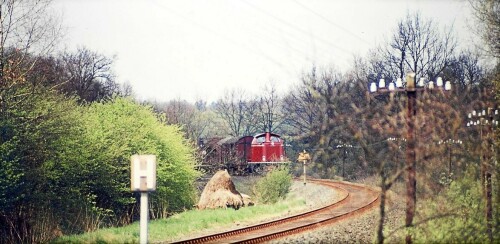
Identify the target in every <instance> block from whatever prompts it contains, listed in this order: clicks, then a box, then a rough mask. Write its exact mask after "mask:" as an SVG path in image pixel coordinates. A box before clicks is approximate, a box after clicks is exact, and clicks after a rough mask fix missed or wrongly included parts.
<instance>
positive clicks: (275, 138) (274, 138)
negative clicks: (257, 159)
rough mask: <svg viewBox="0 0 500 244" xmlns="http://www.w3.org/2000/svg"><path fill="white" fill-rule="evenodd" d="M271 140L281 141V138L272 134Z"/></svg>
mask: <svg viewBox="0 0 500 244" xmlns="http://www.w3.org/2000/svg"><path fill="white" fill-rule="evenodd" d="M271 141H272V142H280V138H279V137H277V136H271Z"/></svg>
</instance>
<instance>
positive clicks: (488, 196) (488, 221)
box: [484, 108, 493, 243]
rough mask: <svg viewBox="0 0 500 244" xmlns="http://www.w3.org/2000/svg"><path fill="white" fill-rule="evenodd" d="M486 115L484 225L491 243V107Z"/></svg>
mask: <svg viewBox="0 0 500 244" xmlns="http://www.w3.org/2000/svg"><path fill="white" fill-rule="evenodd" d="M488 116H489V118H487V119H489V120H490V122H491V123H487V124H486V126H487V128H486V131H487V132H486V133H487V134H486V142H487V144H486V152H485V154H486V160H487V161H486V162H484V163H485V183H486V187H485V188H486V227H487V233H488V238H489V239H490V242H491V243H493V205H492V202H491V201H492V199H491V198H492V192H491V191H492V185H491V168H490V167H489V164H493V162H492V161H491V160H492V158H493V157H492V151H493V150H490V145H491V147H492V146H493V139H492V132H493V131H492V129H493V128H492V125H493V109H490V108H488Z"/></svg>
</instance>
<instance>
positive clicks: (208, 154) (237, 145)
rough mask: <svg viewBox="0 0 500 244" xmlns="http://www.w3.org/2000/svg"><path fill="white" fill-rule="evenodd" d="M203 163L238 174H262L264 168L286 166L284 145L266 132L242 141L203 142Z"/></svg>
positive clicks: (217, 139)
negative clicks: (257, 172)
mask: <svg viewBox="0 0 500 244" xmlns="http://www.w3.org/2000/svg"><path fill="white" fill-rule="evenodd" d="M200 146H201V147H202V148H203V151H202V154H203V155H204V163H205V164H206V166H208V167H215V169H214V170H217V169H219V168H226V169H228V170H230V172H233V173H235V174H243V173H252V172H255V171H260V170H262V168H263V164H276V163H285V162H286V161H287V159H286V154H285V142H284V140H283V139H282V138H281V137H280V136H279V135H277V134H274V133H270V132H266V133H260V134H257V135H255V136H244V137H241V138H236V137H226V138H211V139H209V140H206V141H201V142H200Z"/></svg>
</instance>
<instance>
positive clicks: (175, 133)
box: [82, 98, 198, 222]
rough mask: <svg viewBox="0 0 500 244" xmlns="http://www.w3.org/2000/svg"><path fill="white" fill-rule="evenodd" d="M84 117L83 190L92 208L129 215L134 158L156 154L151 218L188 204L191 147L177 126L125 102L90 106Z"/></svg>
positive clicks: (193, 174)
mask: <svg viewBox="0 0 500 244" xmlns="http://www.w3.org/2000/svg"><path fill="white" fill-rule="evenodd" d="M83 115H86V116H87V120H86V121H85V124H84V127H85V133H84V138H86V140H87V141H86V143H87V145H86V146H87V149H88V151H89V152H90V154H91V155H89V158H88V160H87V161H86V162H83V163H84V164H85V167H83V169H82V170H85V172H86V173H85V174H84V175H88V176H91V177H88V186H89V188H90V189H92V190H91V191H90V194H91V195H95V196H96V200H97V206H99V207H101V208H104V209H110V210H112V211H113V212H114V214H115V215H116V216H117V217H123V215H125V214H131V213H133V211H132V208H133V207H137V206H135V205H134V204H133V203H134V202H135V199H134V198H133V195H132V194H131V193H130V156H131V155H133V154H154V155H156V156H157V191H156V192H155V193H154V194H152V208H151V209H152V210H151V211H152V213H153V217H165V216H167V214H169V213H170V212H172V211H179V210H182V209H184V208H189V207H191V206H192V205H193V203H194V200H195V199H194V198H195V188H194V185H193V184H194V180H195V179H196V177H197V176H198V172H197V171H195V169H194V167H195V165H196V161H195V159H194V156H193V155H194V154H193V153H194V151H193V148H192V147H190V146H188V145H189V144H188V142H187V141H186V139H184V137H183V134H182V132H181V131H180V128H179V127H177V126H173V125H168V126H167V125H165V123H164V120H165V117H163V116H156V115H155V114H154V113H153V111H152V108H150V107H144V106H141V105H139V104H136V103H134V102H133V101H131V100H129V99H124V98H117V99H115V100H114V101H113V102H108V103H96V104H92V105H91V106H89V107H88V108H86V109H85V110H84V113H83ZM109 176H112V177H109ZM125 220H126V221H125V222H127V221H129V220H130V218H125Z"/></svg>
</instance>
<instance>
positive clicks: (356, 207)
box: [175, 180, 379, 243]
mask: <svg viewBox="0 0 500 244" xmlns="http://www.w3.org/2000/svg"><path fill="white" fill-rule="evenodd" d="M311 182H314V183H316V184H321V185H324V186H327V187H331V188H336V189H337V190H340V191H344V192H345V197H344V198H343V199H342V200H340V201H338V202H336V203H333V204H331V205H328V206H325V207H322V208H319V209H315V210H312V211H308V212H305V213H302V214H298V215H294V216H291V217H287V218H283V219H278V220H274V221H269V222H266V223H262V224H258V225H253V226H249V227H245V228H240V229H235V230H231V231H226V232H221V233H217V234H212V235H208V236H202V237H198V238H193V239H188V240H182V241H179V242H175V243H221V242H223V243H258V242H264V241H269V240H272V239H276V238H281V237H284V236H288V235H292V234H296V233H299V232H303V231H307V230H311V229H314V228H318V227H320V226H323V225H325V224H331V223H334V222H337V221H340V220H342V219H345V218H347V217H350V216H353V215H356V214H360V213H363V212H365V211H366V210H369V209H372V208H374V207H375V206H376V205H377V202H378V201H379V193H378V192H377V191H375V190H373V189H371V188H368V187H366V186H361V185H354V184H351V183H346V182H338V181H329V180H311Z"/></svg>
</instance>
